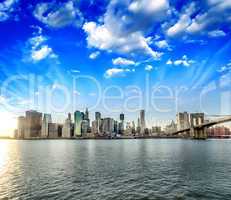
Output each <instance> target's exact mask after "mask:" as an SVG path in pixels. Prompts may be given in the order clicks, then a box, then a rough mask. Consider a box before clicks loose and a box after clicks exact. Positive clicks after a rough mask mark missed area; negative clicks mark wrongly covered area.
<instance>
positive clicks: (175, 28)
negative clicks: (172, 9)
mask: <svg viewBox="0 0 231 200" xmlns="http://www.w3.org/2000/svg"><path fill="white" fill-rule="evenodd" d="M195 11H196V4H195V2H192V3H190V4H189V5H187V6H185V7H183V9H182V12H181V14H179V19H178V21H177V22H176V23H175V24H174V25H172V26H170V27H169V28H168V30H167V32H166V33H167V35H168V36H169V37H176V36H179V35H181V34H183V33H185V32H186V29H187V28H188V27H189V26H190V24H191V22H192V20H191V16H192V14H194V12H195Z"/></svg>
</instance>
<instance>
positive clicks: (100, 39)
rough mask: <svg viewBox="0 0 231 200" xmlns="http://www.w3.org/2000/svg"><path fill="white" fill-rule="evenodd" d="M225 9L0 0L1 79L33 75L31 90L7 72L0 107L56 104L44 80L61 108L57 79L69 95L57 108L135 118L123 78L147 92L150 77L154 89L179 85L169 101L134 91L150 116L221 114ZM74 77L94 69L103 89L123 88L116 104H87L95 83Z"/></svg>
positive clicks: (143, 2) (230, 22)
mask: <svg viewBox="0 0 231 200" xmlns="http://www.w3.org/2000/svg"><path fill="white" fill-rule="evenodd" d="M230 13H231V1H230V0H204V1H196V0H195V1H186V0H185V1H183V0H171V1H170V0H158V1H157V0H139V1H135V0H133V1H132V0H123V1H122V0H111V1H110V0H105V1H104V0H95V1H94V0H76V1H75V0H68V1H55V0H54V1H42V0H38V1H27V0H1V1H0V38H1V42H0V72H1V73H0V84H1V87H3V85H4V83H5V82H6V80H8V79H9V78H10V77H12V76H14V75H17V76H23V77H24V78H25V77H27V79H28V75H30V76H31V77H34V78H35V79H36V80H37V79H39V80H37V82H36V84H35V86H34V90H33V91H34V94H33V95H32V96H31V94H28V93H29V92H28V91H29V89H28V87H29V83H28V80H27V79H24V80H23V79H22V78H21V79H20V80H19V79H18V80H15V81H12V82H11V83H10V84H9V86H7V92H6V91H1V94H0V95H1V99H0V103H1V111H2V113H3V112H11V113H12V109H11V110H9V109H8V108H7V107H6V105H11V106H13V107H14V108H15V109H16V110H15V112H13V113H14V114H15V115H19V114H22V113H23V111H24V110H26V109H29V108H34V109H38V110H40V111H42V112H51V113H55V112H54V110H52V109H51V108H49V107H48V106H46V105H45V104H47V102H46V101H45V102H44V100H43V101H40V100H39V98H40V97H41V98H43V97H44V90H45V89H44V88H48V91H52V95H53V97H52V98H53V100H54V102H55V103H54V104H55V106H57V107H62V105H63V104H64V103H65V101H66V100H65V98H64V97H63V96H64V95H63V92H61V91H60V90H59V89H60V86H64V87H66V88H68V89H69V90H70V91H71V92H72V93H74V96H76V99H77V101H76V102H75V103H71V104H70V105H69V106H67V107H65V109H64V111H60V112H57V113H56V114H57V115H58V114H60V115H62V114H63V115H66V113H67V112H73V111H74V110H76V109H84V108H85V107H90V111H91V113H92V116H93V112H94V111H96V110H101V111H102V113H103V114H105V115H111V116H113V117H118V113H120V112H125V113H126V115H127V118H129V119H131V120H135V119H136V118H137V113H138V111H137V110H135V107H136V106H137V102H136V101H135V100H134V101H131V102H129V103H128V104H129V105H130V106H133V110H132V111H129V110H126V109H125V108H124V107H123V106H122V105H123V104H124V103H125V101H126V98H127V97H129V94H127V93H132V92H135V91H134V87H133V88H132V89H131V88H130V89H129V88H127V87H128V86H131V85H133V86H136V87H138V88H140V90H141V91H142V92H145V90H146V89H147V84H146V83H147V81H146V80H147V79H148V80H149V82H148V85H149V86H150V88H149V94H150V93H151V92H150V91H151V90H152V89H153V87H154V88H155V87H158V86H161V89H160V94H161V95H167V94H168V95H169V92H170V91H169V89H170V90H171V92H172V93H174V94H175V92H176V91H178V90H179V88H185V89H184V91H183V92H182V94H181V95H180V97H179V98H178V99H179V102H178V105H177V109H176V108H175V101H174V100H171V98H170V99H160V100H159V102H158V100H157V101H156V103H155V105H156V106H150V104H149V103H147V99H148V98H149V97H147V96H145V94H142V96H143V100H144V102H146V103H143V104H142V105H141V107H143V108H145V109H146V111H147V118H148V119H149V121H150V124H152V123H157V124H158V123H161V122H159V121H158V120H167V119H174V118H175V114H176V112H177V111H184V110H188V111H190V112H197V111H204V112H206V113H208V114H217V113H219V114H220V113H221V114H227V112H228V113H229V112H230V111H231V108H230V99H231V97H230V96H231V95H230V83H231V78H230V77H231V56H230V52H231V41H230V40H231V37H230V33H231V30H230V29H231V14H230ZM75 76H90V77H94V79H96V81H97V82H98V83H100V87H101V89H102V91H103V92H104V91H105V89H106V88H107V87H112V86H113V87H114V86H116V87H114V89H113V87H112V88H111V89H108V90H109V92H108V95H109V96H110V95H111V96H116V95H118V93H120V92H121V91H120V90H119V89H118V88H121V89H122V91H123V93H124V95H125V96H123V98H122V97H121V99H119V100H118V99H117V100H111V101H110V100H109V103H107V105H108V106H107V107H109V108H114V107H115V108H118V109H117V111H116V112H111V113H110V112H109V111H108V109H105V107H104V106H103V102H102V98H101V99H100V100H99V101H100V102H99V104H97V106H96V107H92V106H93V105H95V104H96V101H97V98H98V96H99V91H98V90H97V85H96V84H95V83H94V82H93V81H92V80H89V79H87V78H86V77H85V78H84V77H82V79H83V80H82V81H78V83H77V85H75V86H74V85H73V77H75ZM74 88H75V89H74ZM166 88H168V89H166ZM53 90H54V91H53ZM55 90H56V91H55ZM166 93H167V94H166ZM160 94H159V95H160ZM202 94H205V95H204V96H203V95H202ZM201 95H202V96H203V98H202V103H201V98H200V96H201ZM173 96H174V95H173ZM32 97H33V100H32V99H31V98H32ZM174 98H175V97H174ZM31 101H35V103H33V105H32V103H31ZM150 101H151V102H152V100H150ZM41 102H42V103H41ZM221 102H222V106H221ZM47 107H48V108H47ZM137 107H138V106H137ZM155 107H158V108H161V110H163V109H162V108H164V110H165V111H164V112H163V111H160V110H159V109H156V108H155ZM155 121H156V122H155ZM157 121H158V122H157Z"/></svg>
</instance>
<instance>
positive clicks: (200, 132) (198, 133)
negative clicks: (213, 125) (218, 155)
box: [190, 127, 208, 140]
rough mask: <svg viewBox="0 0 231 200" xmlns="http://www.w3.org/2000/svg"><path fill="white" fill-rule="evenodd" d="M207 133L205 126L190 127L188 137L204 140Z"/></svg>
mask: <svg viewBox="0 0 231 200" xmlns="http://www.w3.org/2000/svg"><path fill="white" fill-rule="evenodd" d="M207 137H208V134H207V131H206V128H204V127H203V128H195V127H191V128H190V138H192V139H197V140H205V139H207Z"/></svg>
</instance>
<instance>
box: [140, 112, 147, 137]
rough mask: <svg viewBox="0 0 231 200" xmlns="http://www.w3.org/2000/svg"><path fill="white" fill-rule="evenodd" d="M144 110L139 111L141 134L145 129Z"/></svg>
mask: <svg viewBox="0 0 231 200" xmlns="http://www.w3.org/2000/svg"><path fill="white" fill-rule="evenodd" d="M145 128H146V126H145V111H144V110H141V111H140V130H141V134H144V131H145Z"/></svg>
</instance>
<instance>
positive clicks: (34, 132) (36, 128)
mask: <svg viewBox="0 0 231 200" xmlns="http://www.w3.org/2000/svg"><path fill="white" fill-rule="evenodd" d="M25 127H26V129H25V134H24V137H25V138H31V137H40V136H41V127H42V113H40V112H37V111H34V110H29V111H26V125H25Z"/></svg>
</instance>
